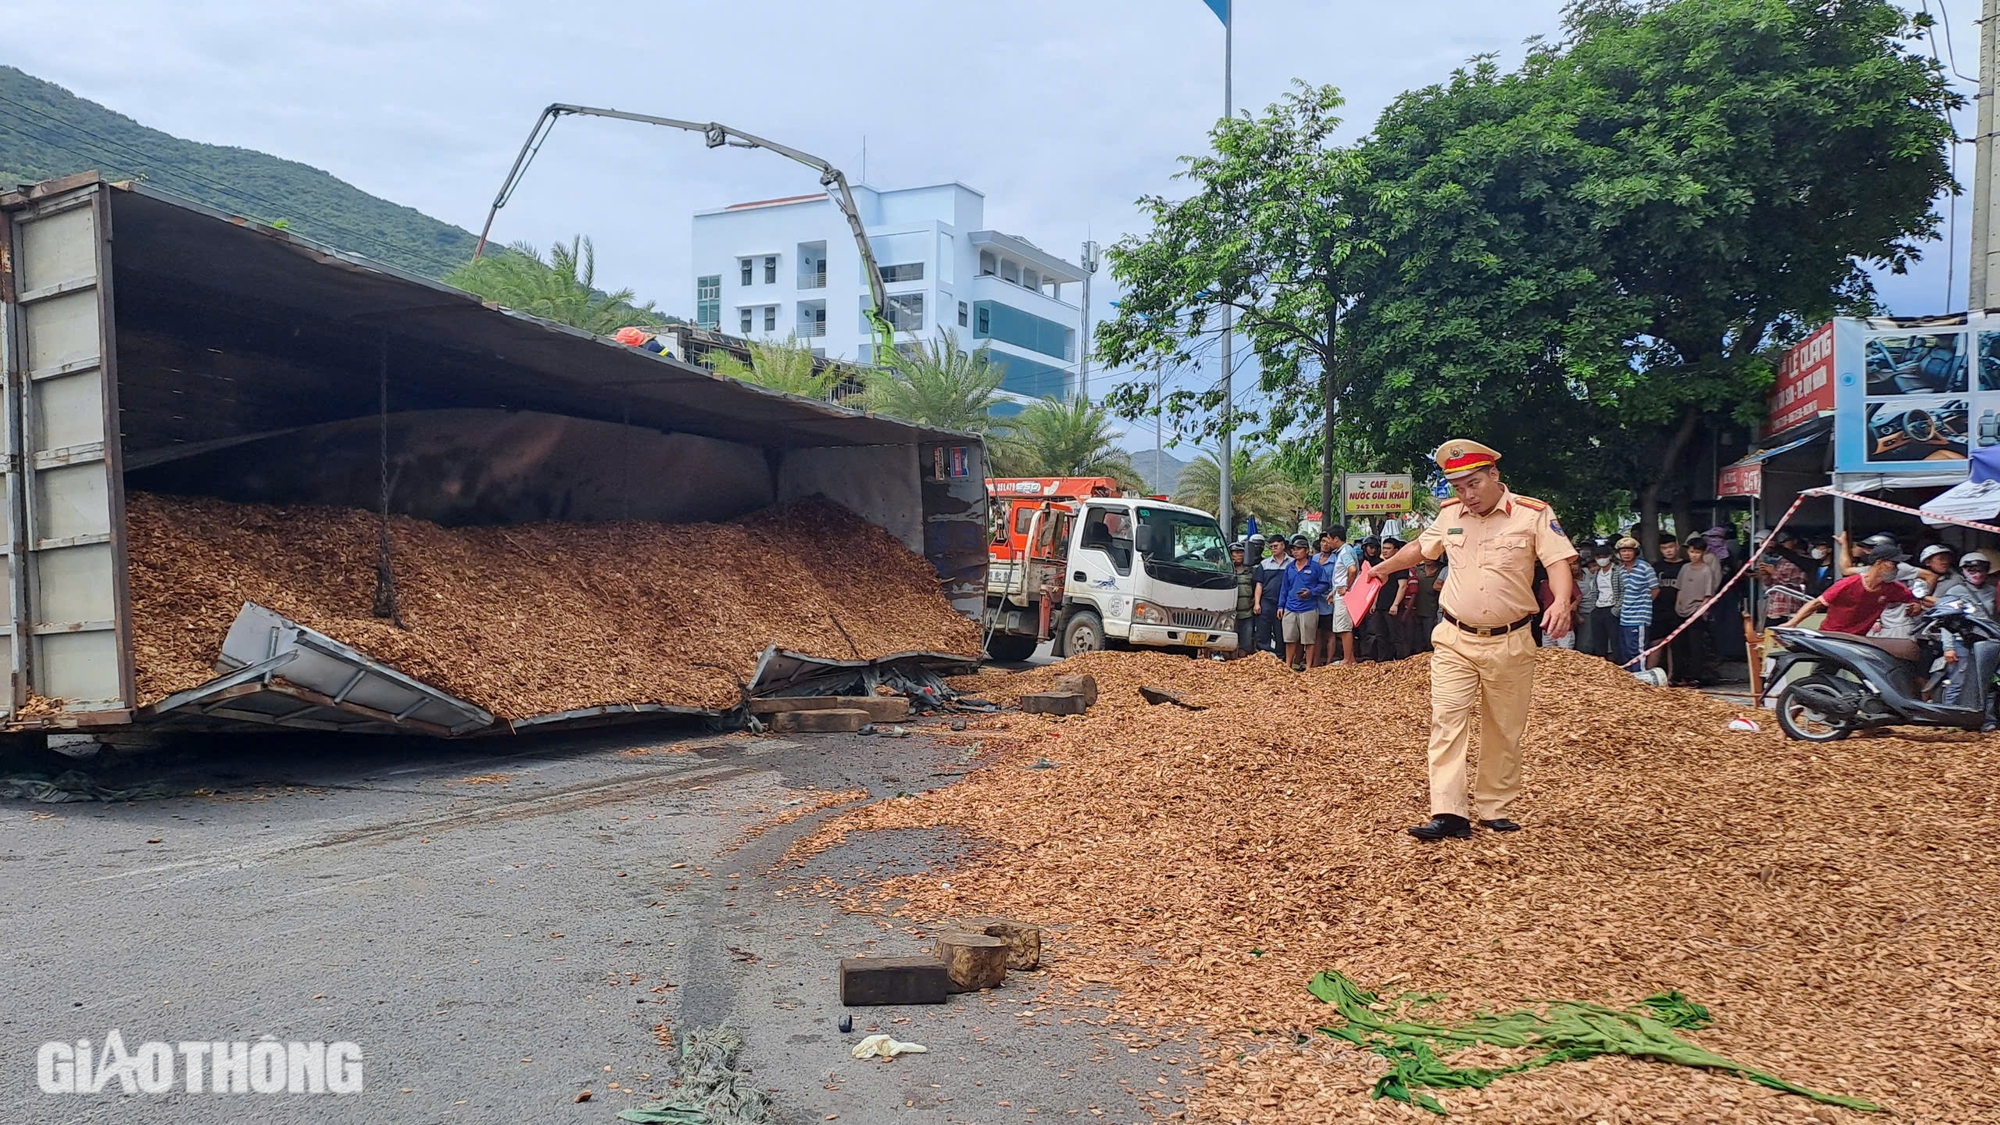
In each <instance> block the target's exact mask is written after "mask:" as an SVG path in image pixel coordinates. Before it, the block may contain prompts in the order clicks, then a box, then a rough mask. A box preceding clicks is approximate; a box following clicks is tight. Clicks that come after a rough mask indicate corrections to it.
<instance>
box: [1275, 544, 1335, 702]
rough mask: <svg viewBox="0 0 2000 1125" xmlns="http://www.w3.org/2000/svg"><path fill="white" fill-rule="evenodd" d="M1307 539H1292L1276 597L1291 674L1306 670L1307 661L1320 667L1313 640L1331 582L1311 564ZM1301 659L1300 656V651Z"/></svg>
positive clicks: (1320, 570) (1323, 569)
mask: <svg viewBox="0 0 2000 1125" xmlns="http://www.w3.org/2000/svg"><path fill="white" fill-rule="evenodd" d="M1311 551H1312V547H1311V545H1310V544H1309V543H1307V542H1306V537H1305V536H1303V535H1296V536H1293V537H1292V561H1291V562H1289V563H1287V564H1285V581H1284V585H1283V586H1282V587H1281V588H1280V592H1279V597H1278V616H1279V622H1280V627H1281V629H1282V630H1283V632H1284V636H1285V663H1287V664H1290V665H1291V666H1292V671H1294V672H1303V671H1305V670H1306V667H1307V661H1310V662H1311V665H1312V667H1315V668H1317V667H1319V654H1318V653H1316V652H1314V651H1313V640H1314V638H1316V637H1318V636H1319V610H1320V606H1321V605H1322V604H1323V603H1324V602H1325V601H1326V595H1327V591H1329V590H1331V589H1332V588H1333V580H1332V578H1331V577H1330V576H1329V575H1328V574H1327V572H1326V568H1325V567H1323V566H1321V565H1319V564H1318V563H1316V562H1314V561H1313V558H1312V554H1311ZM1302 648H1303V649H1304V655H1303V656H1301V655H1300V649H1302Z"/></svg>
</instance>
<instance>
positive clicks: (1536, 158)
mask: <svg viewBox="0 0 2000 1125" xmlns="http://www.w3.org/2000/svg"><path fill="white" fill-rule="evenodd" d="M1911 33H1912V28H1911V25H1910V23H1909V20H1908V17H1907V15H1906V14H1905V13H1903V12H1901V11H1900V10H1899V9H1897V8H1895V7H1892V6H1891V5H1889V4H1886V3H1880V2H1878V0H1676V2H1672V3H1657V2H1648V3H1641V2H1636V0H1591V2H1588V3H1578V4H1576V5H1573V6H1572V7H1571V9H1570V11H1569V13H1568V32H1567V35H1566V36H1565V38H1563V39H1562V40H1561V41H1559V42H1554V43H1548V44H1542V45H1538V46H1536V47H1534V48H1533V49H1532V50H1531V51H1530V53H1529V57H1528V59H1527V61H1526V62H1525V63H1524V64H1523V65H1522V66H1521V68H1520V69H1519V70H1517V71H1515V72H1513V73H1508V74H1502V73H1500V72H1499V70H1498V69H1497V68H1496V67H1495V66H1494V65H1493V64H1492V63H1491V62H1490V61H1486V60H1480V61H1478V62H1476V63H1475V64H1474V65H1473V66H1471V67H1470V68H1468V69H1465V70H1461V71H1459V72H1458V73H1456V74H1455V75H1454V76H1453V77H1452V79H1451V81H1449V82H1448V83H1446V84H1444V85H1441V86H1434V87H1430V88H1428V89H1425V90H1420V91H1416V92H1413V93H1410V94H1407V95H1405V96H1403V97H1402V98H1400V99H1398V100H1397V101H1396V102H1395V103H1393V104H1392V105H1391V106H1390V107H1389V108H1388V109H1387V110H1386V111H1385V112H1384V113H1383V115H1382V118H1381V119H1380V121H1379V122H1378V123H1377V125H1376V128H1375V130H1374V132H1373V133H1372V135H1371V136H1370V137H1369V138H1368V139H1367V140H1366V141H1365V142H1364V143H1363V144H1362V145H1361V146H1360V156H1361V159H1362V160H1363V161H1364V163H1365V166H1366V179H1367V181H1368V192H1369V194H1370V196H1371V197H1372V198H1373V199H1375V200H1376V201H1377V205H1376V207H1375V209H1374V211H1373V214H1374V216H1375V229H1376V230H1378V231H1379V235H1380V239H1381V242H1382V245H1383V248H1384V251H1385V253H1384V255H1383V257H1382V258H1381V259H1380V264H1379V265H1378V266H1377V267H1376V268H1374V269H1372V270H1371V271H1369V273H1368V276H1366V277H1365V278H1364V279H1362V280H1361V282H1360V284H1359V286H1358V288H1357V291H1358V292H1359V293H1360V294H1361V297H1360V298H1359V299H1358V301H1357V303H1356V305H1355V307H1354V309H1353V310H1351V312H1350V313H1349V316H1348V321H1347V328H1348V331H1349V334H1350V335H1349V339H1350V343H1351V345H1352V350H1351V353H1350V360H1351V362H1350V363H1349V364H1348V365H1347V367H1345V368H1344V369H1343V378H1342V380H1341V385H1340V388H1339V394H1340V402H1341V414H1340V421H1341V425H1342V427H1343V436H1345V437H1349V438H1351V439H1352V440H1353V441H1354V442H1355V443H1356V444H1358V445H1361V446H1364V447H1367V448H1370V449H1372V450H1374V451H1376V452H1377V453H1378V454H1380V455H1382V456H1383V457H1384V458H1385V459H1388V460H1402V461H1407V462H1411V463H1415V462H1417V460H1418V458H1420V457H1422V456H1424V455H1425V454H1427V453H1428V452H1429V450H1431V449H1432V448H1434V447H1435V446H1436V445H1437V444H1438V443H1439V442H1441V441H1442V440H1444V439H1446V438H1448V437H1451V436H1454V435H1465V436H1477V437H1481V438H1483V439H1485V440H1487V441H1489V442H1491V443H1492V444H1494V445H1495V446H1496V447H1498V448H1500V449H1502V450H1503V451H1505V452H1506V454H1507V460H1506V461H1505V462H1503V467H1504V468H1506V469H1507V470H1508V472H1509V475H1510V477H1511V478H1512V479H1514V480H1515V481H1516V482H1517V483H1518V484H1520V485H1522V486H1523V487H1524V490H1532V491H1538V492H1541V493H1543V494H1545V495H1548V496H1549V497H1550V498H1551V499H1553V500H1556V501H1557V503H1558V504H1559V505H1560V506H1561V507H1562V508H1563V510H1564V511H1565V512H1567V513H1569V514H1570V515H1571V516H1572V517H1573V522H1574V523H1576V524H1578V525H1582V526H1588V524H1589V520H1588V518H1587V517H1588V516H1589V515H1591V514H1592V513H1595V512H1597V511H1599V510H1601V509H1602V508H1603V507H1604V506H1605V505H1606V504H1607V503H1608V502H1609V501H1610V500H1611V498H1612V497H1614V496H1616V495H1618V494H1619V493H1620V492H1621V491H1624V490H1629V492H1630V493H1631V494H1632V495H1633V497H1634V498H1635V502H1636V506H1637V508H1638V510H1639V513H1640V517H1641V527H1642V529H1643V530H1644V531H1645V533H1646V534H1645V536H1644V537H1645V538H1646V539H1647V540H1648V545H1649V546H1650V545H1651V542H1652V541H1653V540H1654V539H1655V538H1656V534H1657V526H1658V517H1659V514H1660V511H1661V505H1662V502H1663V500H1664V501H1667V502H1671V500H1672V498H1673V497H1674V496H1675V495H1677V494H1678V495H1681V496H1685V495H1687V494H1688V493H1689V492H1691V491H1692V490H1693V487H1694V482H1695V480H1696V479H1697V477H1698V476H1699V475H1700V474H1701V473H1702V472H1704V471H1705V469H1704V468H1703V466H1705V464H1706V460H1705V458H1702V457H1699V456H1698V454H1699V453H1700V452H1701V451H1702V450H1703V449H1704V448H1705V447H1706V445H1707V444H1708V443H1707V441H1706V440H1704V439H1705V438H1706V437H1707V436H1709V435H1712V434H1713V433H1714V432H1715V431H1716V430H1718V429H1721V428H1725V427H1730V426H1732V425H1733V426H1736V427H1741V426H1743V425H1746V424H1751V423H1754V422H1755V421H1756V420H1757V419H1758V417H1759V416H1760V415H1761V413H1762V394H1763V391H1764V389H1765V388H1766V387H1767V386H1768V385H1769V383H1770V380H1771V357H1772V355H1773V353H1774V352H1775V351H1776V350H1777V349H1778V348H1780V347H1782V346H1783V345H1784V344H1786V343H1788V342H1790V341H1791V340H1793V339H1795V338H1796V337H1797V336H1798V335H1799V333H1800V332H1802V331H1803V330H1804V329H1805V328H1806V327H1808V326H1809V325H1810V324H1811V323H1812V322H1813V321H1815V320H1818V319H1821V318H1824V317H1826V316H1828V315H1830V314H1833V313H1836V312H1840V311H1863V310H1868V309H1870V308H1872V306H1873V299H1874V293H1873V289H1872V287H1871V285H1870V283H1869V280H1868V275H1867V272H1866V270H1867V268H1868V267H1870V266H1887V267H1888V268H1889V269H1891V270H1895V271H1901V270H1902V269H1904V268H1906V267H1907V266H1908V264H1909V263H1910V262H1911V261H1913V260H1915V259H1916V258H1917V256H1918V254H1919V252H1920V245H1921V243H1922V242H1924V241H1925V240H1928V239H1930V238H1932V237H1934V236H1935V234H1936V232H1937V228H1938V223H1939V218H1938V216H1937V214H1936V213H1934V212H1933V211H1932V209H1931V201H1932V199H1933V198H1934V197H1935V196H1936V195H1937V194H1938V193H1939V192H1940V191H1944V190H1948V189H1951V190H1955V189H1954V188H1953V185H1952V184H1951V181H1950V176H1949V173H1948V170H1947V163H1946V152H1947V149H1946V146H1947V145H1948V143H1949V142H1950V138H1951V135H1952V131H1951V127H1950V124H1949V122H1948V120H1947V119H1946V116H1945V115H1946V112H1947V111H1948V110H1949V109H1952V108H1956V107H1957V105H1958V104H1959V99H1958V98H1957V96H1956V95H1955V94H1953V93H1952V92H1951V90H1950V88H1949V86H1948V85H1947V84H1946V82H1945V78H1944V75H1943V74H1942V72H1941V69H1940V68H1939V67H1938V66H1937V65H1936V64H1934V63H1933V62H1931V61H1930V60H1928V59H1925V58H1923V57H1921V56H1920V55H1918V54H1916V53H1915V52H1914V51H1912V50H1910V49H1908V46H1907V43H1906V37H1907V36H1909V35H1910V34H1911ZM1281 389H1282V388H1281ZM1307 389H1308V388H1307V387H1306V386H1305V385H1303V384H1301V383H1298V382H1294V383H1293V384H1292V386H1291V387H1290V392H1291V393H1292V394H1294V395H1299V394H1302V393H1304V392H1305V391H1306V390H1307Z"/></svg>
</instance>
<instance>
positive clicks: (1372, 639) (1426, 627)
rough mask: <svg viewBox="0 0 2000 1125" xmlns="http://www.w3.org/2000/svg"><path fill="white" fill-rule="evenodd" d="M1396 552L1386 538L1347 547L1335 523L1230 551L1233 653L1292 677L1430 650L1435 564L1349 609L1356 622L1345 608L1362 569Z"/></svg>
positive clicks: (1439, 578)
mask: <svg viewBox="0 0 2000 1125" xmlns="http://www.w3.org/2000/svg"><path fill="white" fill-rule="evenodd" d="M1402 546H1403V540H1401V539H1398V538H1396V537H1395V536H1393V535H1389V536H1380V537H1377V536H1369V537H1368V538H1366V539H1363V540H1361V541H1360V542H1358V543H1356V542H1350V541H1349V540H1348V538H1347V528H1346V527H1345V526H1344V525H1341V524H1334V525H1333V526H1331V527H1328V528H1326V529H1325V530H1323V531H1321V532H1320V533H1319V534H1318V535H1317V536H1314V537H1308V536H1305V535H1294V536H1292V537H1291V538H1289V539H1287V538H1285V537H1284V536H1277V537H1274V538H1271V539H1268V540H1267V539H1266V538H1265V537H1264V536H1262V535H1252V536H1251V537H1250V538H1249V539H1247V540H1242V541H1239V542H1237V543H1234V544H1232V545H1231V546H1230V548H1229V552H1230V556H1231V558H1233V559H1234V560H1235V561H1236V564H1237V571H1236V575H1237V585H1236V591H1237V592H1236V626H1237V630H1236V636H1237V650H1238V651H1239V652H1244V653H1250V652H1269V653H1272V654H1274V655H1276V656H1278V657H1279V658H1280V659H1282V660H1284V661H1285V663H1287V664H1290V665H1291V666H1292V667H1293V668H1295V669H1297V670H1299V671H1304V670H1306V669H1307V668H1317V667H1319V666H1320V665H1322V664H1353V663H1356V662H1358V661H1364V660H1366V661H1377V662H1379V661H1389V660H1403V659H1407V658H1408V657H1409V656H1411V655H1413V654H1415V653H1419V652H1428V651H1430V647H1431V628H1432V626H1434V625H1436V624H1437V620H1438V588H1439V586H1440V585H1441V584H1442V583H1443V581H1444V571H1443V567H1442V566H1441V565H1440V564H1438V563H1435V562H1426V563H1423V564H1422V565H1420V566H1418V567H1416V568H1414V569H1411V570H1408V571H1403V572H1400V573H1398V574H1395V575H1392V576H1390V578H1389V579H1388V580H1387V581H1385V582H1383V583H1382V584H1381V588H1380V589H1379V590H1377V591H1376V592H1375V594H1374V596H1373V597H1372V598H1370V599H1369V601H1368V604H1367V605H1365V606H1360V607H1354V608H1358V609H1359V610H1360V619H1359V620H1356V619H1355V617H1356V615H1355V613H1354V611H1353V609H1352V608H1350V606H1349V602H1348V593H1349V592H1350V591H1351V590H1352V589H1353V588H1354V583H1355V581H1356V580H1357V579H1358V578H1359V577H1360V574H1361V569H1362V567H1364V566H1369V565H1374V564H1378V563H1380V562H1381V561H1382V560H1383V559H1384V558H1386V557H1388V556H1390V555H1393V554H1395V553H1396V551H1397V550H1398V549H1400V548H1401V547H1402Z"/></svg>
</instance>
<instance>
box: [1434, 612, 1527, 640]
mask: <svg viewBox="0 0 2000 1125" xmlns="http://www.w3.org/2000/svg"><path fill="white" fill-rule="evenodd" d="M1438 616H1440V617H1442V618H1444V619H1445V620H1446V621H1449V622H1451V623H1452V624H1453V625H1456V626H1458V628H1459V631H1460V632H1465V633H1471V634H1472V635H1473V636H1475V637H1504V636H1506V635H1507V634H1509V633H1511V632H1513V631H1514V630H1516V629H1525V628H1527V627H1528V626H1530V625H1532V624H1534V622H1535V618H1536V617H1537V616H1538V615H1537V614H1533V613H1531V614H1529V615H1528V616H1526V617H1523V618H1522V619H1520V620H1519V621H1516V622H1514V623H1513V624H1511V625H1467V624H1466V623H1465V622H1463V621H1460V620H1459V619H1458V618H1456V617H1453V616H1452V615H1451V611H1450V610H1448V609H1444V608H1439V610H1438Z"/></svg>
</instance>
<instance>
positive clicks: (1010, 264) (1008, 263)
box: [1000, 258, 1021, 285]
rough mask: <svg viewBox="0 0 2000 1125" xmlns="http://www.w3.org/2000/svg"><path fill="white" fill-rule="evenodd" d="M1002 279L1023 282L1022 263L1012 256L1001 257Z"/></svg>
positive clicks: (1017, 282) (1015, 282) (1016, 282)
mask: <svg viewBox="0 0 2000 1125" xmlns="http://www.w3.org/2000/svg"><path fill="white" fill-rule="evenodd" d="M1000 280H1002V281H1011V282H1013V283H1014V284H1016V285H1019V284H1021V263H1019V262H1017V261H1015V260H1014V259H1012V258H1002V259H1000Z"/></svg>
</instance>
